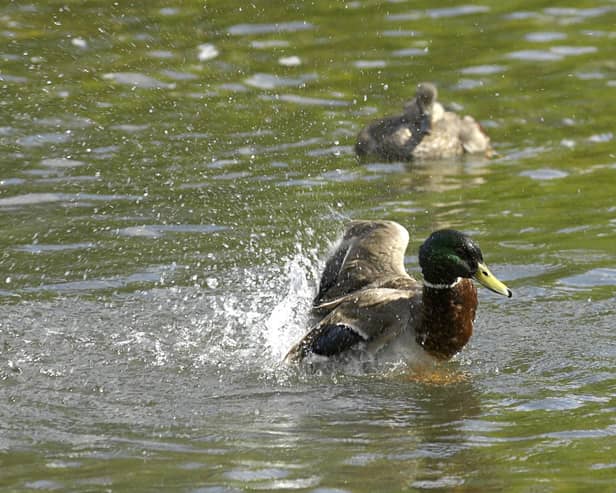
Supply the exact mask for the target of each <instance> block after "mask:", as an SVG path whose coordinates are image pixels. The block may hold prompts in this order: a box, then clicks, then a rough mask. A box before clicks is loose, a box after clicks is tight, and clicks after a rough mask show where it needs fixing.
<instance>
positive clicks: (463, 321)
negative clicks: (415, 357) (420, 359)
mask: <svg viewBox="0 0 616 493" xmlns="http://www.w3.org/2000/svg"><path fill="white" fill-rule="evenodd" d="M422 298H423V299H422V321H421V323H420V325H419V327H418V328H417V331H416V332H417V335H416V340H417V343H418V344H419V345H420V346H422V347H423V348H424V349H425V350H426V351H428V352H429V353H431V354H433V355H434V356H436V357H438V358H441V359H449V358H451V357H452V356H454V355H455V354H456V353H457V352H458V351H460V350H461V349H462V348H463V347H464V346H465V345H466V343H467V342H468V340H469V339H470V337H471V335H472V334H473V322H474V321H475V311H476V310H477V288H475V286H474V285H473V283H472V282H471V281H470V280H469V279H462V280H461V281H460V282H459V283H458V284H457V285H456V286H455V287H454V288H451V289H432V288H427V287H424V291H423V297H422Z"/></svg>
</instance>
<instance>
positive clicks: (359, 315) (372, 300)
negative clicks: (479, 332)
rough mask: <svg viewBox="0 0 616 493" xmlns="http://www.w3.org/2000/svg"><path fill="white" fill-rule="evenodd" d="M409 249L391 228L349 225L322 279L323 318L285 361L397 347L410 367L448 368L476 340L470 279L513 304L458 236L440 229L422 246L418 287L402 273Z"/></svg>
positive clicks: (404, 235)
mask: <svg viewBox="0 0 616 493" xmlns="http://www.w3.org/2000/svg"><path fill="white" fill-rule="evenodd" d="M408 242H409V233H408V231H407V230H406V229H405V228H404V227H403V226H401V225H400V224H398V223H396V222H394V221H353V222H352V223H351V224H350V225H349V226H348V227H347V229H346V231H345V233H344V236H343V238H342V240H341V241H340V243H339V244H338V246H337V247H336V249H335V250H334V252H333V254H332V255H331V256H330V257H329V259H328V260H327V262H326V264H325V268H324V270H323V274H322V276H321V282H320V285H319V291H318V293H317V295H316V297H315V299H314V312H315V314H318V315H319V316H320V317H322V318H321V320H320V321H319V322H317V323H316V324H315V325H314V326H313V327H312V328H311V329H310V330H309V332H308V333H307V334H306V335H305V336H304V337H303V338H302V339H301V340H300V341H299V342H298V343H297V344H295V345H294V346H293V347H292V348H291V349H290V350H289V352H288V354H287V355H286V357H285V360H286V361H287V362H289V363H291V362H299V361H301V360H303V359H304V358H306V357H307V356H309V355H311V354H314V355H319V356H326V357H329V356H336V355H340V354H344V353H350V352H353V351H359V352H361V351H367V352H369V353H376V352H378V351H380V350H381V349H383V348H385V347H386V346H391V345H398V346H400V347H402V350H403V352H404V353H405V356H406V357H407V359H413V358H417V357H418V356H417V355H419V357H421V358H423V357H427V358H428V360H431V361H434V362H436V361H440V360H448V359H450V358H451V357H453V356H454V355H455V354H456V353H457V352H458V351H460V350H461V349H462V348H463V347H464V345H465V344H466V343H467V342H468V340H469V338H470V337H471V334H472V332H473V322H474V319H475V311H476V308H477V289H476V287H475V285H474V284H473V282H472V281H471V278H473V279H475V280H477V281H478V282H479V283H480V284H482V285H484V286H485V287H487V288H488V289H490V290H492V291H494V292H495V293H498V294H500V295H504V296H507V297H511V290H510V289H509V288H507V286H505V285H504V284H503V283H502V282H501V281H499V280H498V279H497V278H496V277H494V275H493V274H492V273H491V272H490V270H489V269H488V267H487V266H486V264H485V263H484V261H483V254H482V253H481V250H480V249H479V246H478V245H477V243H475V242H474V241H473V240H472V239H471V238H469V237H468V236H466V235H464V234H463V233H461V232H459V231H456V230H453V229H441V230H439V231H435V232H434V233H432V234H431V235H430V236H429V237H428V239H427V240H426V241H425V242H424V243H423V244H422V245H421V247H420V249H419V265H420V267H421V271H422V273H423V277H424V281H423V283H422V282H419V281H417V280H415V279H413V278H412V277H411V276H410V275H409V274H408V273H407V272H406V270H405V268H404V253H405V251H406V247H407V245H408ZM397 343H399V344H397ZM409 363H411V364H412V363H413V361H409Z"/></svg>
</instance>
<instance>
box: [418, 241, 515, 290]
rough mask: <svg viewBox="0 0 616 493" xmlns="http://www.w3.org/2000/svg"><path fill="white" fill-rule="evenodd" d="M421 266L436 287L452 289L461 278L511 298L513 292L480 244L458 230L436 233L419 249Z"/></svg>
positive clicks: (424, 273)
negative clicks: (488, 263) (493, 269)
mask: <svg viewBox="0 0 616 493" xmlns="http://www.w3.org/2000/svg"><path fill="white" fill-rule="evenodd" d="M419 265H420V266H421V271H422V273H423V276H424V279H425V280H426V281H428V283H430V284H432V285H444V286H450V285H452V284H453V283H455V282H456V280H457V279H458V278H460V277H466V278H474V279H476V280H477V281H478V282H479V283H480V284H482V285H483V286H485V287H486V288H488V289H489V290H491V291H494V292H495V293H498V294H501V295H503V296H507V297H509V298H511V295H512V293H511V290H510V289H509V288H508V287H507V286H505V285H504V284H503V283H502V282H501V281H499V280H498V279H497V278H496V277H495V276H494V274H492V273H491V272H490V269H488V267H487V266H486V264H485V263H484V261H483V254H482V253H481V249H480V248H479V245H477V243H475V242H474V241H473V240H471V239H470V238H469V237H468V236H466V235H465V234H463V233H461V232H460V231H456V230H455V229H441V230H439V231H435V232H434V233H432V234H431V235H430V236H429V237H428V239H427V240H426V241H425V242H424V243H423V244H422V245H421V247H420V248H419Z"/></svg>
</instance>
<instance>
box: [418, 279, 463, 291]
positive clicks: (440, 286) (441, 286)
mask: <svg viewBox="0 0 616 493" xmlns="http://www.w3.org/2000/svg"><path fill="white" fill-rule="evenodd" d="M461 280H462V278H461V277H457V278H456V280H455V281H454V282H452V283H451V284H432V283H431V282H429V281H426V280H425V279H424V282H423V283H424V286H426V287H427V288H430V289H451V288H454V287H456V285H457V284H459V282H460V281H461Z"/></svg>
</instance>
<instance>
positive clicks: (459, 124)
mask: <svg viewBox="0 0 616 493" xmlns="http://www.w3.org/2000/svg"><path fill="white" fill-rule="evenodd" d="M437 95H438V93H437V90H436V87H435V86H434V85H433V84H430V83H427V82H424V83H422V84H419V85H418V86H417V94H416V95H415V98H414V99H413V100H412V101H411V102H410V103H408V104H407V105H406V106H405V108H404V113H403V114H402V115H400V116H393V117H388V118H383V119H380V120H377V121H375V122H373V123H371V124H370V125H368V126H367V127H366V128H364V129H363V130H362V131H361V132H360V133H359V135H358V136H357V143H356V144H355V152H356V153H357V155H358V156H360V157H362V156H366V155H369V154H373V155H376V156H378V157H379V158H382V159H386V160H389V161H410V160H414V159H419V160H426V159H445V158H451V157H455V156H461V155H462V154H465V153H468V154H484V155H486V156H488V157H490V156H491V155H492V152H493V151H492V148H491V146H490V137H488V135H487V134H486V133H485V132H484V131H483V129H482V128H481V126H480V125H479V123H477V121H476V120H475V119H474V118H473V117H472V116H468V115H466V116H464V117H460V116H459V115H458V114H456V113H454V112H453V111H446V110H445V109H444V108H443V106H442V105H441V104H440V103H439V102H438V101H437V100H436V99H437Z"/></svg>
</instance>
